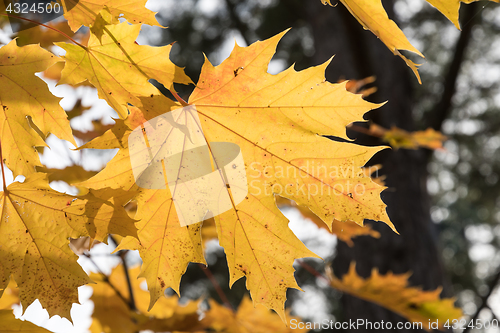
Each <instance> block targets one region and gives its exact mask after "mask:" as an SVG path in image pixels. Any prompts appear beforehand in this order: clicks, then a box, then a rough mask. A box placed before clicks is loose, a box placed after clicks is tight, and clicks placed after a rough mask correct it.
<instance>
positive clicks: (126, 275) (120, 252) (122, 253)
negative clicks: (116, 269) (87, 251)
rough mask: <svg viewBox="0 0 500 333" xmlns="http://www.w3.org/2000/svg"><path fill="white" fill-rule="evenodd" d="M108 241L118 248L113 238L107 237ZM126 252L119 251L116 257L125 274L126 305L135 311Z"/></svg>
mask: <svg viewBox="0 0 500 333" xmlns="http://www.w3.org/2000/svg"><path fill="white" fill-rule="evenodd" d="M108 237H109V239H110V240H111V241H112V242H113V243H115V246H118V242H117V241H116V240H115V239H114V238H113V236H111V235H109V236H108ZM127 253H128V251H127V250H121V251H118V253H117V255H118V256H119V257H120V259H121V261H122V265H123V270H124V272H125V279H126V280H127V287H128V294H129V295H130V296H129V300H128V301H127V305H128V307H129V308H130V310H132V311H137V306H136V305H135V298H134V290H133V288H132V282H131V281H130V275H129V273H128V264H127V261H126V260H125V256H126V255H127Z"/></svg>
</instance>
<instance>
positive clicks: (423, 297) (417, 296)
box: [327, 263, 463, 332]
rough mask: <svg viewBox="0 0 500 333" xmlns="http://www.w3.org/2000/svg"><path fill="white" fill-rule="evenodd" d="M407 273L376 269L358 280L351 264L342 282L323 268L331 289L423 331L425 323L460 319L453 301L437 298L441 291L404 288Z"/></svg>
mask: <svg viewBox="0 0 500 333" xmlns="http://www.w3.org/2000/svg"><path fill="white" fill-rule="evenodd" d="M410 275H411V273H406V274H393V273H391V272H388V273H387V274H385V275H381V274H380V273H379V272H378V270H377V269H376V268H374V269H373V270H372V274H371V276H370V277H369V278H366V279H364V278H362V277H360V276H359V275H358V274H357V273H356V265H355V263H351V265H350V266H349V271H348V272H347V274H345V275H344V276H343V277H342V279H339V278H337V277H336V276H335V275H334V274H333V272H332V271H331V269H330V267H328V266H327V277H328V279H329V281H330V285H331V286H332V287H333V288H336V289H339V290H341V291H343V292H346V293H349V294H351V295H354V296H356V297H359V298H361V299H364V300H367V301H369V302H373V303H376V304H378V305H380V306H383V307H385V308H387V309H389V310H391V311H393V312H394V313H397V314H399V315H400V316H402V317H404V318H406V319H408V320H409V321H412V322H416V323H423V328H424V329H425V330H426V331H429V332H430V331H431V330H432V328H431V327H429V325H428V324H427V323H429V322H435V321H436V320H437V321H438V322H439V328H440V329H443V328H444V327H443V325H444V324H445V323H446V322H447V320H449V321H452V320H453V319H458V318H460V317H462V315H463V313H462V310H460V309H459V308H456V307H455V306H454V302H455V300H454V299H453V298H445V299H440V298H439V295H440V294H441V288H438V289H436V290H433V291H423V290H422V289H421V288H418V287H410V286H408V278H409V277H410Z"/></svg>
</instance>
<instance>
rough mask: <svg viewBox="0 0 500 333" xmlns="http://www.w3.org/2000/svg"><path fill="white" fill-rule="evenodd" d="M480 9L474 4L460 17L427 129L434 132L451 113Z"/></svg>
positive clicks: (477, 4) (439, 128) (478, 5)
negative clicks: (460, 25) (458, 80)
mask: <svg viewBox="0 0 500 333" xmlns="http://www.w3.org/2000/svg"><path fill="white" fill-rule="evenodd" d="M480 8H481V6H480V4H479V3H477V2H474V3H472V4H470V5H468V6H467V7H466V8H465V11H464V13H463V16H462V22H465V23H464V25H463V27H462V33H461V34H460V37H459V39H458V41H457V44H456V45H455V52H454V56H453V59H452V61H451V63H450V65H449V68H448V72H447V74H446V77H445V79H444V81H443V87H444V90H443V94H442V95H441V100H440V101H439V102H438V103H437V104H436V105H435V107H434V109H433V111H432V113H431V116H430V121H429V124H428V126H427V127H432V128H433V129H435V130H436V131H439V130H441V126H442V125H443V122H444V120H445V119H446V118H447V117H448V116H449V113H450V111H451V99H452V98H453V96H454V95H455V92H456V83H457V78H458V74H459V73H460V68H461V67H462V63H463V61H464V55H465V51H466V50H467V47H468V45H469V42H470V39H471V35H472V29H473V28H474V26H475V25H476V24H477V23H478V22H479V17H480V15H477V14H478V10H479V9H480Z"/></svg>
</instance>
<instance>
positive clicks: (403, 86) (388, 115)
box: [307, 1, 449, 332]
mask: <svg viewBox="0 0 500 333" xmlns="http://www.w3.org/2000/svg"><path fill="white" fill-rule="evenodd" d="M384 5H385V8H386V10H387V11H388V13H389V17H391V18H394V13H393V12H392V2H384ZM307 14H308V15H309V21H310V22H312V33H313V36H314V39H315V48H316V54H315V59H314V60H315V62H316V63H320V62H324V61H325V60H327V59H328V58H330V57H331V55H332V54H336V56H335V58H334V60H333V62H332V64H331V65H330V67H329V68H328V70H327V80H329V81H332V82H335V81H337V80H338V79H339V78H349V79H350V78H353V79H361V78H364V77H367V76H370V75H375V76H376V78H377V80H376V82H375V85H376V86H377V88H378V92H377V93H376V94H375V95H373V96H372V98H371V101H373V102H378V103H380V102H383V101H388V103H387V104H386V105H384V106H383V107H382V108H379V109H377V110H375V111H373V112H370V113H369V114H368V115H367V116H368V117H367V118H370V119H372V120H373V121H374V122H376V123H377V124H379V125H382V126H384V127H386V128H389V127H391V126H392V125H394V126H397V127H399V128H402V129H405V130H414V120H413V116H412V96H413V91H412V85H413V84H414V83H416V82H417V79H416V78H415V77H414V76H413V73H412V72H411V70H410V69H409V68H408V67H407V66H406V64H405V63H404V61H403V60H402V59H400V58H399V57H397V56H394V55H393V54H392V52H391V51H390V50H389V49H388V48H387V47H386V46H385V45H384V44H383V43H382V42H381V41H380V40H378V39H377V38H376V37H375V36H374V35H373V34H372V33H371V32H369V31H365V30H363V28H362V27H361V25H360V24H359V23H358V22H357V21H356V20H355V19H353V18H352V15H350V13H349V12H348V11H347V10H346V9H345V8H344V7H343V6H342V5H341V4H340V3H339V5H338V6H337V7H335V8H330V7H324V6H322V5H321V4H320V2H319V1H310V2H309V3H308V5H307ZM357 140H358V142H359V143H363V144H380V143H379V142H377V141H374V140H373V139H370V138H367V137H361V136H359V137H358V139H357ZM372 163H373V164H375V163H381V164H382V165H383V169H382V173H383V174H385V175H387V179H386V185H387V186H388V187H389V189H387V190H386V191H384V192H383V194H382V198H383V200H384V202H385V203H386V204H387V206H388V207H387V211H388V214H389V216H390V218H391V221H392V222H393V223H394V225H395V226H396V228H397V230H398V231H399V233H400V235H397V234H395V233H393V232H392V231H391V230H390V229H389V228H388V227H387V226H386V225H384V224H383V223H373V227H374V229H376V230H378V231H379V232H380V233H381V237H380V239H374V238H370V237H358V238H356V239H355V240H354V244H355V246H354V247H353V248H351V247H348V246H347V245H346V244H345V243H343V242H339V243H338V246H337V256H336V258H335V260H334V262H333V269H334V272H335V274H336V275H338V276H342V275H343V274H345V273H346V272H347V269H348V267H349V264H350V262H352V261H355V262H356V267H357V271H358V274H360V275H361V276H363V277H368V276H369V275H370V274H371V270H372V268H374V267H376V268H378V269H379V271H380V272H381V273H382V274H385V273H387V272H388V271H392V272H394V273H405V272H408V271H410V272H413V275H412V276H411V278H410V283H411V285H414V286H421V287H423V288H424V289H425V290H431V289H435V288H437V287H439V286H443V285H444V290H445V291H444V294H449V290H448V287H447V286H446V283H445V278H444V276H445V275H444V272H443V267H442V263H441V261H440V253H439V251H438V248H437V245H436V244H437V232H436V230H435V227H434V225H433V223H432V222H431V219H430V213H429V208H430V207H429V196H428V194H427V190H426V178H427V171H426V167H427V158H426V153H425V152H424V151H423V150H416V151H412V150H404V149H400V150H385V151H382V152H380V153H378V154H377V155H376V156H375V157H374V158H373V159H372V161H371V163H370V164H372ZM369 223H371V222H369ZM342 305H343V316H344V318H342V319H341V320H343V321H347V320H349V319H352V320H356V319H358V318H360V319H366V320H368V321H371V322H380V321H382V320H383V321H384V322H387V321H391V322H393V327H395V326H396V323H397V322H401V321H404V319H403V318H401V317H400V316H398V315H396V314H394V313H392V312H391V311H389V310H386V309H384V308H381V307H379V306H377V305H375V304H372V303H368V302H365V301H362V300H360V299H358V298H356V297H352V296H349V295H344V296H343V300H342ZM363 331H364V332H372V331H371V330H369V329H367V330H363ZM379 331H380V330H373V332H379ZM416 331H418V330H400V331H399V332H416Z"/></svg>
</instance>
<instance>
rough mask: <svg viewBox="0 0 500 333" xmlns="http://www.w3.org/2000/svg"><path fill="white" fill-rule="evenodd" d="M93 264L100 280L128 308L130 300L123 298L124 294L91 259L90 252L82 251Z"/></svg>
mask: <svg viewBox="0 0 500 333" xmlns="http://www.w3.org/2000/svg"><path fill="white" fill-rule="evenodd" d="M83 255H84V256H85V257H86V258H87V259H88V260H89V261H90V262H91V263H92V264H93V265H94V267H95V268H96V269H97V272H98V273H99V274H100V275H101V276H102V280H103V282H105V283H107V284H108V285H109V286H110V287H111V289H113V291H114V292H115V293H116V295H117V296H118V297H119V298H120V299H121V300H122V301H123V302H124V303H125V304H127V306H128V307H129V308H130V302H129V301H128V300H127V299H126V298H125V296H123V295H122V294H121V293H120V291H119V290H118V289H116V287H115V286H114V285H113V284H112V283H111V281H109V277H108V276H107V275H106V274H104V272H103V271H102V270H101V268H100V267H99V266H98V265H97V263H96V262H95V261H94V260H93V259H92V257H91V256H90V254H88V253H84V254H83ZM130 310H134V309H132V308H130Z"/></svg>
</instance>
